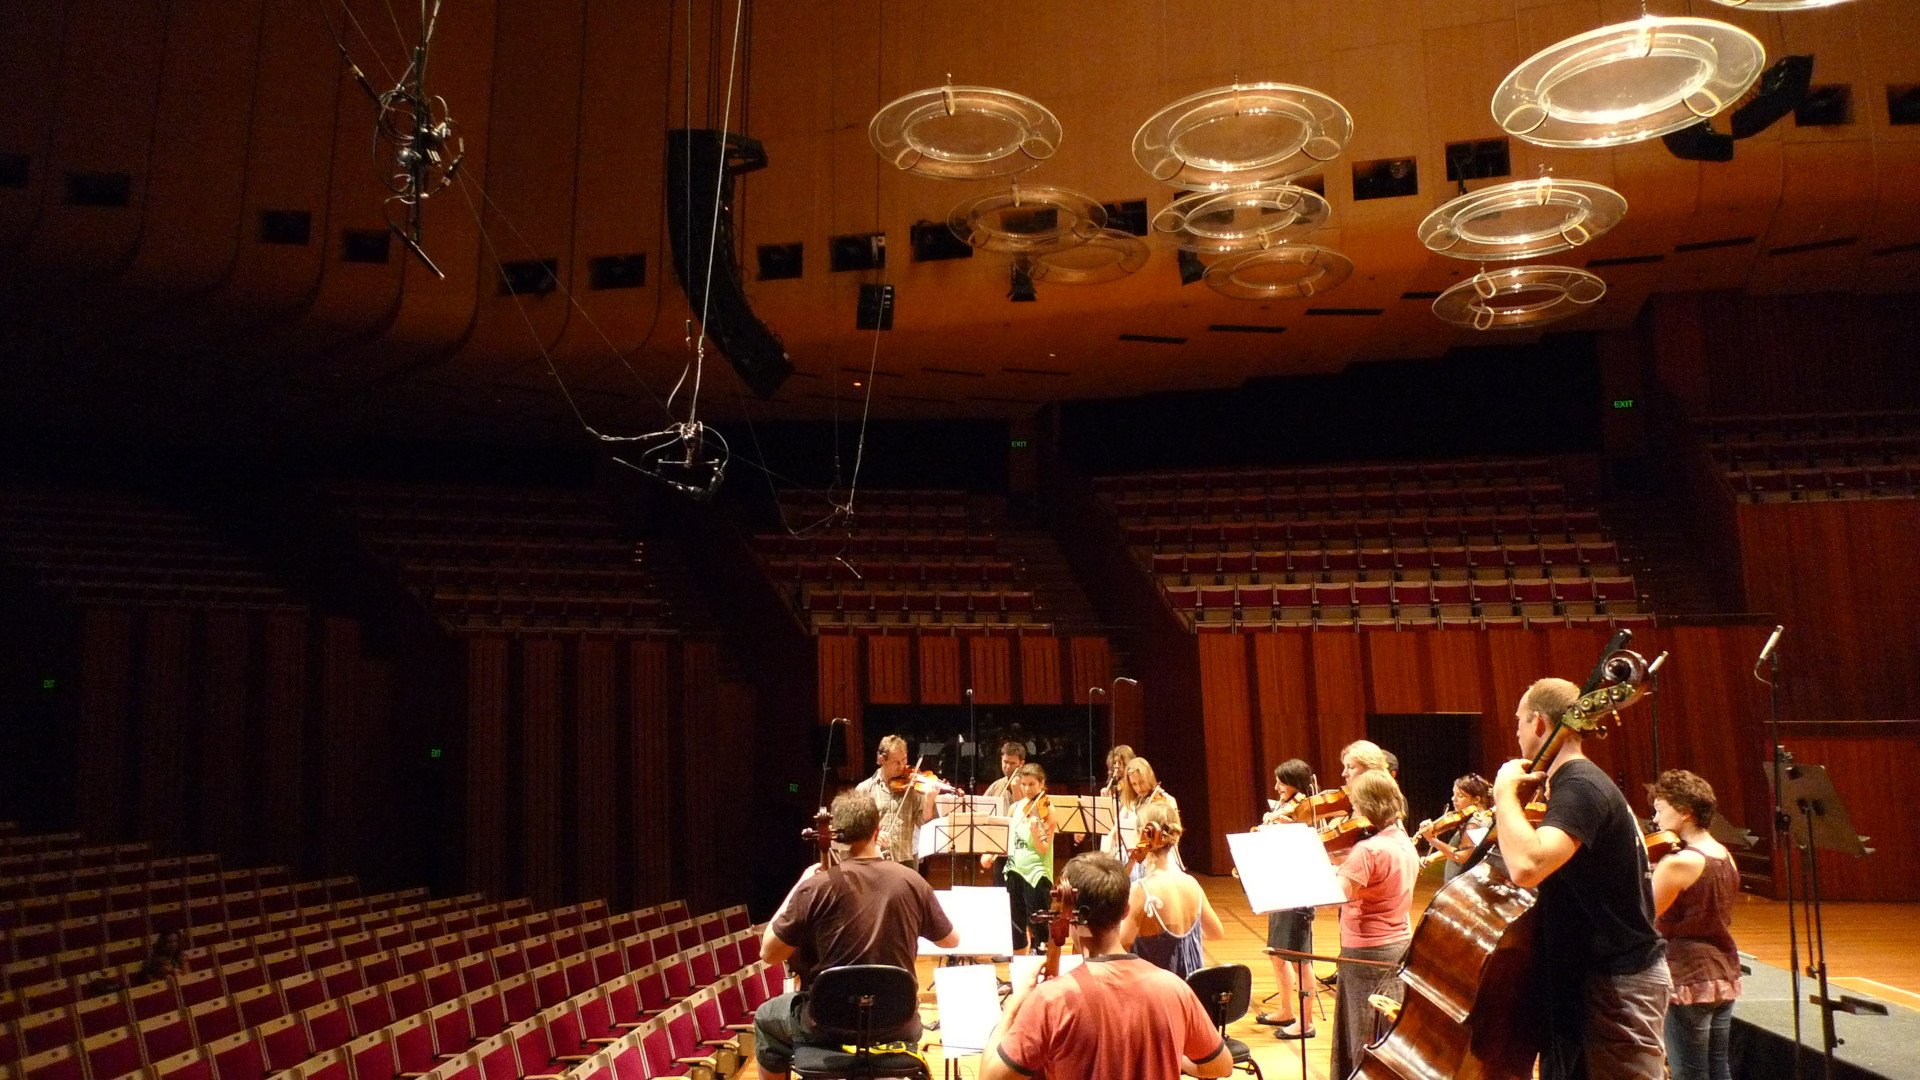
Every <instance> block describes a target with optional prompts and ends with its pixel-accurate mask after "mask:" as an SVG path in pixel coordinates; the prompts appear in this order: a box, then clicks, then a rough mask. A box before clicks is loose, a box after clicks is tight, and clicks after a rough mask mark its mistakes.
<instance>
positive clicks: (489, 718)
mask: <svg viewBox="0 0 1920 1080" xmlns="http://www.w3.org/2000/svg"><path fill="white" fill-rule="evenodd" d="M466 646H467V649H466V653H467V655H466V662H467V663H466V667H467V732H466V735H467V784H466V788H467V799H466V823H467V888H469V889H473V890H476V891H480V892H485V893H487V894H488V895H491V896H505V895H506V894H507V890H508V888H509V883H508V881H507V864H506V854H507V797H508V790H507V776H508V770H507V709H508V705H507V687H508V682H509V675H508V663H509V657H508V649H507V639H506V638H505V637H503V636H500V635H495V634H474V635H471V636H469V637H468V638H467V639H466Z"/></svg>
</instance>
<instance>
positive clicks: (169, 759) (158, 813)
mask: <svg viewBox="0 0 1920 1080" xmlns="http://www.w3.org/2000/svg"><path fill="white" fill-rule="evenodd" d="M192 638H193V618H192V613H191V612H187V611H181V610H177V609H173V608H159V609H156V610H153V611H150V612H148V613H147V617H146V626H145V633H144V634H143V635H142V639H143V641H144V645H143V647H142V650H141V652H142V657H141V665H140V705H141V708H140V712H139V716H138V719H137V721H136V723H137V724H138V725H139V735H138V737H137V739H136V744H137V746H138V753H139V762H140V766H139V770H138V772H137V773H136V774H135V776H136V784H135V786H136V788H137V789H138V791H139V796H138V797H139V804H140V808H139V818H138V820H139V822H140V835H141V836H142V837H144V838H145V839H147V840H149V841H150V842H152V843H153V845H154V846H155V847H157V848H159V849H160V850H162V851H180V850H182V849H183V846H184V843H185V840H186V821H185V818H186V807H187V798H186V795H187V783H186V780H187V777H186V772H187V755H188V748H187V745H186V743H187V736H188V730H189V729H188V721H187V713H188V710H189V709H190V707H191V705H190V702H191V694H192V691H191V690H190V689H189V687H190V685H191V683H192V681H193V679H192V675H191V671H192V663H193V656H192V649H193V640H192ZM292 790H294V791H296V792H297V791H299V790H300V788H299V786H298V785H297V784H296V785H295V786H294V788H293V789H292Z"/></svg>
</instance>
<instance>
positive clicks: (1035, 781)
mask: <svg viewBox="0 0 1920 1080" xmlns="http://www.w3.org/2000/svg"><path fill="white" fill-rule="evenodd" d="M1011 786H1012V788H1013V790H1014V791H1016V792H1017V793H1018V794H1019V795H1020V801H1019V802H1016V803H1014V804H1013V806H1012V808H1011V809H1009V810H1008V811H1007V813H1008V816H1009V817H1010V818H1011V819H1012V821H1013V829H1012V838H1011V843H1010V846H1009V848H1008V851H1007V864H1006V870H1005V874H1006V884H1007V901H1008V907H1009V908H1010V909H1011V911H1012V914H1013V951H1014V952H1017V953H1025V952H1028V951H1029V947H1031V949H1033V950H1039V949H1044V948H1045V947H1046V944H1047V932H1046V930H1045V929H1044V928H1036V927H1035V926H1034V925H1033V914H1034V912H1037V911H1045V910H1047V909H1048V908H1049V907H1051V906H1052V904H1053V829H1054V824H1053V814H1052V807H1051V805H1049V803H1048V801H1047V770H1045V769H1043V768H1041V767H1040V764H1039V763H1038V762H1032V761H1030V762H1028V763H1027V764H1025V765H1022V766H1020V768H1018V769H1016V770H1015V771H1014V774H1013V781H1012V785H1011Z"/></svg>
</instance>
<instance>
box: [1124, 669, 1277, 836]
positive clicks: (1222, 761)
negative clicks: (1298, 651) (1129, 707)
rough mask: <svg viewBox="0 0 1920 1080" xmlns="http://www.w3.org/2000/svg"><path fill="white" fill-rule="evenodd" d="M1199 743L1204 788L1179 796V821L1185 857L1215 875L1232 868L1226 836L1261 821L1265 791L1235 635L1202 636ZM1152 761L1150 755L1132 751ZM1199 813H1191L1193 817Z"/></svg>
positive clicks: (1250, 699) (1145, 749)
mask: <svg viewBox="0 0 1920 1080" xmlns="http://www.w3.org/2000/svg"><path fill="white" fill-rule="evenodd" d="M1196 640H1197V642H1198V644H1199V649H1200V685H1201V688H1202V697H1201V706H1200V726H1201V731H1200V738H1201V740H1202V742H1203V744H1204V745H1205V747H1206V761H1207V773H1206V775H1207V784H1206V787H1205V789H1204V790H1203V791H1197V792H1196V791H1181V792H1175V795H1176V796H1177V797H1179V798H1180V800H1181V804H1180V805H1181V817H1182V819H1183V822H1182V823H1183V824H1184V825H1185V826H1186V827H1187V830H1188V838H1187V839H1186V840H1185V841H1184V842H1183V843H1182V845H1181V849H1182V852H1183V854H1184V855H1185V856H1186V857H1187V858H1188V859H1190V860H1194V861H1196V862H1197V863H1198V864H1199V865H1200V866H1202V867H1204V868H1207V869H1209V870H1211V871H1212V872H1213V873H1225V872H1226V869H1227V868H1228V867H1230V866H1232V865H1233V860H1232V858H1231V856H1230V855H1229V854H1228V852H1227V834H1228V833H1229V832H1240V831H1242V830H1244V829H1246V828H1247V827H1248V826H1250V825H1252V824H1253V823H1254V822H1256V821H1258V820H1260V815H1259V810H1260V808H1261V807H1262V806H1263V804H1262V803H1261V802H1260V801H1259V800H1260V799H1261V798H1262V797H1263V790H1264V789H1263V788H1262V786H1261V784H1260V782H1259V779H1258V775H1257V774H1258V773H1259V772H1260V771H1261V770H1260V766H1259V765H1258V763H1256V762H1255V761H1254V758H1253V751H1254V745H1253V717H1252V698H1251V696H1250V695H1249V693H1248V672H1249V668H1250V666H1251V665H1250V664H1249V663H1248V660H1247V643H1246V639H1245V638H1243V637H1241V636H1240V635H1239V634H1201V635H1199V636H1198V638H1197V639H1196ZM1134 749H1136V750H1138V751H1140V752H1141V753H1142V754H1144V755H1146V756H1148V757H1152V756H1153V751H1152V750H1151V749H1147V748H1142V747H1135V748H1134ZM1196 810H1198V811H1200V812H1199V813H1195V811H1196Z"/></svg>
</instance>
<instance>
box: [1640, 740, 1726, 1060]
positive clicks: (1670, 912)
mask: <svg viewBox="0 0 1920 1080" xmlns="http://www.w3.org/2000/svg"><path fill="white" fill-rule="evenodd" d="M1716 806H1717V803H1716V802H1715V800H1714V797H1713V785H1711V784H1709V783H1707V782H1706V781H1705V780H1704V779H1702V778H1701V777H1699V776H1697V775H1695V774H1693V773H1690V772H1688V771H1686V770H1685V769H1668V770H1667V771H1666V772H1663V773H1661V774H1660V779H1659V780H1657V781H1655V782H1654V785H1653V819H1654V823H1655V824H1656V825H1658V826H1659V827H1660V828H1662V829H1665V830H1667V831H1669V832H1672V833H1675V834H1676V835H1678V836H1679V837H1680V841H1681V846H1680V848H1679V850H1677V851H1674V852H1672V853H1671V854H1669V855H1667V857H1666V858H1663V859H1661V860H1660V862H1659V865H1657V866H1655V867H1654V868H1653V908H1654V911H1656V912H1657V913H1658V918H1657V920H1656V921H1655V923H1654V926H1655V927H1656V928H1657V929H1659V931H1660V934H1661V936H1662V937H1665V938H1666V939H1667V965H1668V967H1669V968H1670V969H1671V970H1672V973H1673V994H1672V996H1671V997H1670V998H1669V999H1668V1004H1667V1025H1666V1032H1667V1068H1668V1070H1669V1072H1670V1073H1671V1075H1672V1077H1673V1080H1728V1078H1729V1077H1730V1076H1731V1074H1732V1070H1731V1067H1730V1065H1729V1063H1728V1054H1727V1036H1728V1032H1729V1031H1730V1029H1731V1028H1732V1025H1733V1002H1734V999H1735V998H1738V997H1739V996H1740V954H1739V949H1738V948H1737V947H1736V946H1735V945H1734V943H1733V934H1732V933H1730V932H1729V930H1728V928H1729V927H1730V926H1732V924H1733V904H1734V902H1735V901H1736V900H1738V899H1739V896H1740V871H1739V870H1737V869H1735V868H1734V865H1733V856H1732V855H1731V854H1730V853H1729V852H1728V851H1727V849H1726V847H1725V846H1724V845H1722V844H1721V843H1720V841H1718V840H1715V839H1714V838H1713V836H1712V834H1710V833H1708V832H1707V827H1708V826H1709V825H1712V824H1713V815H1714V810H1715V808H1716Z"/></svg>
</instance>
